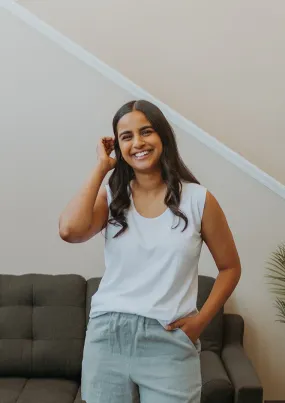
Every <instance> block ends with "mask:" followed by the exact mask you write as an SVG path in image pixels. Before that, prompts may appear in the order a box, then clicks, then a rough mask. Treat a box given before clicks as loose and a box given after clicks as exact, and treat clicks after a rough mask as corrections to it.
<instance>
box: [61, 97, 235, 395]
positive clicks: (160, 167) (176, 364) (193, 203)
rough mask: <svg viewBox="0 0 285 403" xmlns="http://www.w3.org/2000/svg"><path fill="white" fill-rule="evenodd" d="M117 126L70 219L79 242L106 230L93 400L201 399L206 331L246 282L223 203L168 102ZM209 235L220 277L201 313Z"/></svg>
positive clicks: (146, 107) (131, 111) (65, 228)
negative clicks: (200, 172)
mask: <svg viewBox="0 0 285 403" xmlns="http://www.w3.org/2000/svg"><path fill="white" fill-rule="evenodd" d="M113 130H114V138H112V137H105V138H103V139H101V140H100V142H99V144H98V163H97V166H96V168H95V169H94V171H93V172H92V175H91V177H90V179H89V180H88V182H87V183H86V184H85V185H84V187H83V188H82V190H81V191H80V192H79V194H78V195H77V197H76V198H75V199H74V200H72V201H71V202H70V204H69V205H68V207H67V208H66V210H65V211H64V212H63V214H62V216H61V219H60V233H61V236H62V238H63V239H64V240H66V241H67V242H84V241H86V240H88V239H90V238H91V237H92V236H94V235H96V234H98V233H99V232H100V231H101V230H102V229H105V266H106V269H105V272H104V276H103V278H102V280H101V282H100V286H99V288H98V291H97V292H96V293H95V294H94V295H93V296H92V300H91V309H90V314H89V323H88V327H87V334H86V338H85V344H84V353H83V361H82V398H83V400H86V402H87V403H95V402H96V403H107V402H112V403H133V402H135V401H138V395H139V400H140V403H181V402H184V403H199V402H200V397H201V373H200V355H199V353H200V350H201V345H200V340H199V337H200V335H201V333H202V331H203V330H204V329H205V327H206V326H207V324H208V323H209V322H210V321H211V320H212V318H213V317H214V316H215V314H216V313H217V312H218V311H219V310H220V308H221V307H222V306H223V305H224V303H225V302H226V300H227V298H228V297H229V296H230V294H231V293H232V291H233V290H234V288H235V287H236V285H237V283H238V280H239V277H240V270H241V269H240V262H239V257H238V253H237V250H236V247H235V243H234V240H233V237H232V234H231V231H230V229H229V226H228V224H227V220H226V218H225V215H224V213H223V211H222V209H221V208H220V206H219V204H218V202H217V200H216V199H215V197H214V196H213V195H212V194H211V193H210V192H208V190H207V189H206V188H205V187H204V186H202V185H200V184H199V183H198V181H197V180H196V179H195V177H194V176H193V175H192V173H191V172H190V171H189V169H188V168H187V167H186V166H185V164H184V163H183V161H182V159H181V157H180V155H179V152H178V149H177V145H176V141H175V136H174V133H173V130H172V128H171V126H170V124H169V123H168V121H167V120H166V118H165V116H164V115H163V113H162V112H161V111H160V110H159V109H158V108H157V106H155V105H153V104H151V103H150V102H147V101H132V102H129V103H127V104H125V105H123V106H122V107H121V108H120V109H119V111H118V112H117V113H116V115H115V117H114V120H113ZM113 151H115V155H116V158H112V157H111V153H112V152H113ZM110 170H113V172H112V175H111V176H110V179H109V183H108V184H107V185H105V186H101V185H102V182H103V179H104V177H105V176H106V174H107V173H108V172H109V171H110ZM99 189H100V190H99ZM203 242H205V243H206V244H207V246H208V248H209V250H210V252H211V254H212V256H213V258H214V260H215V262H216V265H217V268H218V270H219V274H218V276H217V279H216V281H215V284H214V287H213V290H212V292H211V294H210V296H209V298H208V299H207V301H206V302H205V304H204V305H203V307H202V309H201V310H200V312H198V309H197V294H198V262H199V258H200V253H201V248H202V244H203Z"/></svg>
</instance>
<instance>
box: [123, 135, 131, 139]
mask: <svg viewBox="0 0 285 403" xmlns="http://www.w3.org/2000/svg"><path fill="white" fill-rule="evenodd" d="M131 137H132V136H130V135H129V136H124V137H123V140H130V138H131Z"/></svg>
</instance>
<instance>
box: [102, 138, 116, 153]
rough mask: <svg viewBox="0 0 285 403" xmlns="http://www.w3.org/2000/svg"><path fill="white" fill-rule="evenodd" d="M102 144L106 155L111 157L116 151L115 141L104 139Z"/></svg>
mask: <svg viewBox="0 0 285 403" xmlns="http://www.w3.org/2000/svg"><path fill="white" fill-rule="evenodd" d="M101 143H102V144H103V146H104V149H105V151H106V153H107V154H108V155H110V154H111V152H112V151H113V150H114V139H113V138H112V137H103V138H102V139H101Z"/></svg>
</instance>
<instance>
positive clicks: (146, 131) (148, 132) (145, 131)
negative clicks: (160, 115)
mask: <svg viewBox="0 0 285 403" xmlns="http://www.w3.org/2000/svg"><path fill="white" fill-rule="evenodd" d="M151 133H152V130H144V131H143V132H142V134H143V135H145V134H151Z"/></svg>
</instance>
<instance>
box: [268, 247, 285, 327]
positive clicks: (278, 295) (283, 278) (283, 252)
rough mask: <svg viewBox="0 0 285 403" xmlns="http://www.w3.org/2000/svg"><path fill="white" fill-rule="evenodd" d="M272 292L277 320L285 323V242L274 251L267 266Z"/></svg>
mask: <svg viewBox="0 0 285 403" xmlns="http://www.w3.org/2000/svg"><path fill="white" fill-rule="evenodd" d="M267 271H268V274H267V275H266V277H267V278H268V279H269V285H271V286H272V288H271V292H272V293H274V294H275V304H274V305H275V307H276V308H277V311H278V314H277V318H278V319H277V321H278V322H282V323H285V243H283V244H281V245H279V246H278V247H277V249H276V251H275V252H273V253H272V256H271V258H270V260H269V261H268V267H267Z"/></svg>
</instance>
